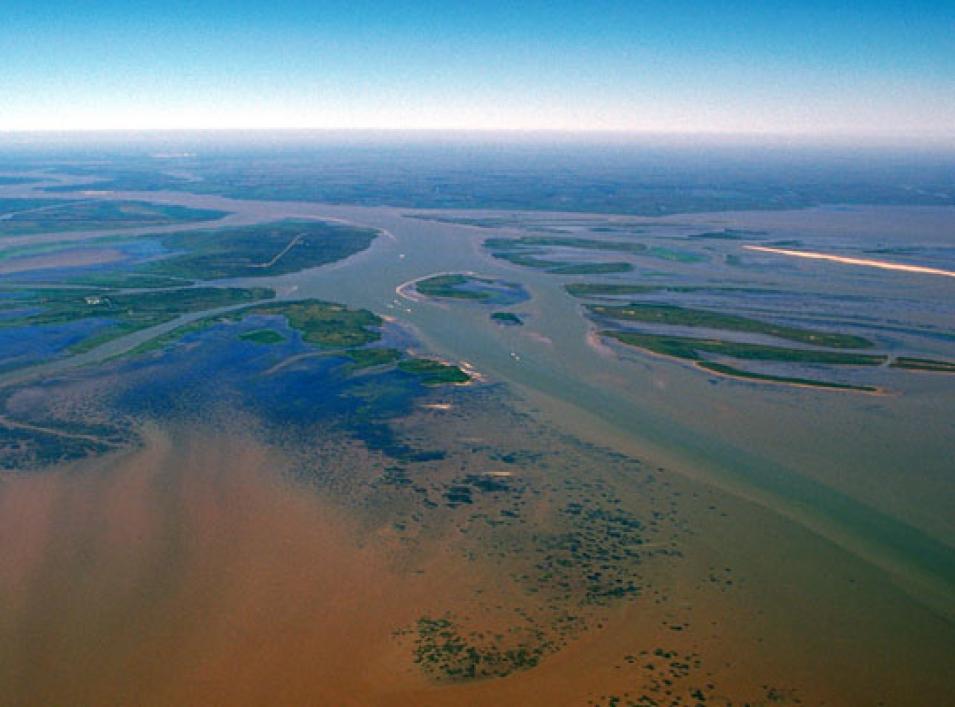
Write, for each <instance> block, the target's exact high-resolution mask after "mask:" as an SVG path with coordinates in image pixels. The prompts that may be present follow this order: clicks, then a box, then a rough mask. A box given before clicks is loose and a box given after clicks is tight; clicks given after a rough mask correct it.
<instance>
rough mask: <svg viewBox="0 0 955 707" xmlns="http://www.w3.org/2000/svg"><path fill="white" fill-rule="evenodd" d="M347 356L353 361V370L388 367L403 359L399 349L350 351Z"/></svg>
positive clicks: (346, 353)
mask: <svg viewBox="0 0 955 707" xmlns="http://www.w3.org/2000/svg"><path fill="white" fill-rule="evenodd" d="M345 355H346V356H347V357H348V358H350V359H351V360H352V370H360V369H362V368H371V367H373V366H386V365H388V364H390V363H394V362H395V361H398V360H400V359H401V356H402V353H401V352H400V351H399V350H398V349H387V348H368V349H348V350H347V351H346V352H345Z"/></svg>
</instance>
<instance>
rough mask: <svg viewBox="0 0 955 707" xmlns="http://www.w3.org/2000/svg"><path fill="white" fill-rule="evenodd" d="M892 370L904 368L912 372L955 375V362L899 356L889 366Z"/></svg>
mask: <svg viewBox="0 0 955 707" xmlns="http://www.w3.org/2000/svg"><path fill="white" fill-rule="evenodd" d="M889 365H890V366H891V367H892V368H904V369H907V370H910V371H931V372H933V373H955V362H952V361H938V360H935V359H931V358H914V357H911V356H899V357H898V358H896V359H895V360H894V361H892V363H890V364H889Z"/></svg>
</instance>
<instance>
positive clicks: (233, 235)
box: [137, 221, 378, 280]
mask: <svg viewBox="0 0 955 707" xmlns="http://www.w3.org/2000/svg"><path fill="white" fill-rule="evenodd" d="M377 235H378V233H377V231H373V230H371V229H367V228H355V227H352V226H344V225H341V224H333V223H326V222H324V221H279V222H276V223H270V224H261V225H255V226H243V227H240V228H219V229H209V230H202V231H188V232H181V233H170V234H168V235H164V236H162V237H161V239H160V241H161V243H162V245H163V247H164V248H166V249H167V250H170V251H174V252H179V253H180V254H179V255H173V256H172V257H169V258H164V259H162V260H157V261H154V262H150V263H145V264H143V265H141V266H140V267H139V268H137V272H142V273H148V274H151V275H159V276H166V277H176V278H182V279H185V280H216V279H222V278H236V277H262V276H266V275H286V274H288V273H293V272H298V271H300V270H305V269H307V268H314V267H318V266H320V265H325V264H327V263H333V262H335V261H338V260H342V259H344V258H347V257H348V256H350V255H354V254H355V253H358V252H361V251H363V250H365V249H366V248H368V247H369V246H370V245H371V243H372V241H373V240H374V239H375V237H376V236H377Z"/></svg>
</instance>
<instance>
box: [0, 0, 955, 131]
mask: <svg viewBox="0 0 955 707" xmlns="http://www.w3.org/2000/svg"><path fill="white" fill-rule="evenodd" d="M4 10H5V12H4V14H5V18H4V20H5V21H4V24H3V27H2V28H0V57H2V58H3V60H4V66H5V77H4V78H5V81H4V85H3V86H2V87H0V103H2V104H3V105H4V110H3V112H2V114H0V131H11V130H16V131H21V130H44V131H58V130H108V129H158V130H162V129H208V128H216V129H219V128H228V129H242V130H252V129H331V130H334V129H342V128H357V129H369V130H382V129H436V130H499V129H506V130H520V131H546V130H556V131H566V130H570V131H581V130H582V131H614V132H616V131H624V132H640V133H675V134H697V133H715V134H753V135H770V134H771V135H780V136H795V137H797V138H799V136H821V137H823V138H826V139H829V138H833V137H835V138H838V137H840V136H841V137H852V138H854V139H865V140H889V139H894V140H899V139H902V140H905V141H913V140H914V141H920V140H927V141H931V142H945V141H952V140H953V139H955V127H953V126H955V42H953V40H952V37H953V36H955V32H953V28H955V9H953V8H952V7H951V6H950V5H947V4H943V3H935V2H925V1H923V2H916V3H905V4H902V3H895V2H879V3H869V4H867V5H866V7H865V10H864V11H862V10H851V9H847V8H845V7H842V6H840V5H837V4H835V3H830V2H814V3H801V4H799V5H792V4H790V3H784V2H772V3H761V4H760V5H759V6H757V7H753V6H750V5H748V4H730V5H726V6H722V7H720V8H718V9H717V8H709V7H702V8H701V7H699V6H698V5H696V4H694V3H686V2H677V3H672V2H671V3H663V2H657V1H655V0H654V1H652V2H643V3H633V2H617V1H615V0H600V1H599V2H596V3H590V4H588V5H587V6H580V5H577V4H575V3H570V2H556V3H553V2H551V3H543V2H529V3H522V4H521V6H520V7H512V6H511V5H509V4H508V3H504V2H497V1H486V2H479V3H467V4H465V3H453V2H452V3H436V2H430V1H428V0H417V1H415V2H408V3H400V4H393V5H382V4H381V3H372V2H357V3H355V2H350V3H340V2H331V3H322V4H321V5H319V6H316V5H314V4H312V3H304V2H299V1H298V0H278V1H277V2H273V3H270V4H269V5H268V7H267V8H266V7H264V6H262V5H260V4H257V3H252V2H245V1H243V2H237V3H228V4H226V3H222V2H218V1H214V0H204V1H202V2H194V3H185V2H171V3H162V4H161V5H157V4H153V3H144V2H131V3H122V4H120V3H115V2H108V1H100V2H94V3H92V4H90V5H88V6H86V7H84V9H83V12H82V13H79V12H75V11H74V10H72V9H71V8H70V6H69V5H68V4H67V3H63V2H62V0H45V1H44V2H30V3H26V2H23V1H22V0H13V1H12V2H10V3H6V4H5V8H4Z"/></svg>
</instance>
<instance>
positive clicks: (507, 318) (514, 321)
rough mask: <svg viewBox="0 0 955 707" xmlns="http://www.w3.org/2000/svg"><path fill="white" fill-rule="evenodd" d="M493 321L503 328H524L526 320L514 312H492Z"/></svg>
mask: <svg viewBox="0 0 955 707" xmlns="http://www.w3.org/2000/svg"><path fill="white" fill-rule="evenodd" d="M491 321H493V322H495V323H497V324H501V325H502V326H524V320H522V319H521V318H520V317H519V316H518V315H516V314H514V313H513V312H492V313H491Z"/></svg>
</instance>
